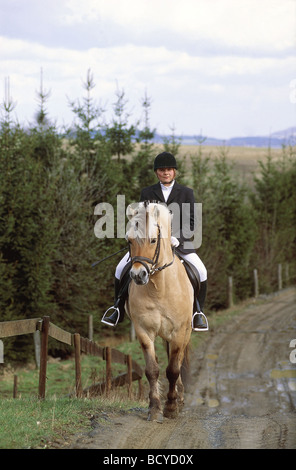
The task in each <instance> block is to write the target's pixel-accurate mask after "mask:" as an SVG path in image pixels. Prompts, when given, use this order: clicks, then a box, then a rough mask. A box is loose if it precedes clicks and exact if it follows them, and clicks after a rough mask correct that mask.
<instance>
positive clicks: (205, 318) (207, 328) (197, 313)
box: [191, 312, 209, 331]
mask: <svg viewBox="0 0 296 470" xmlns="http://www.w3.org/2000/svg"><path fill="white" fill-rule="evenodd" d="M196 315H202V316H203V318H204V320H205V322H206V327H205V328H194V321H193V320H194V317H195V316H196ZM191 326H192V329H193V331H208V330H209V322H208V319H207V317H206V316H205V314H204V313H202V312H195V313H194V315H192V320H191Z"/></svg>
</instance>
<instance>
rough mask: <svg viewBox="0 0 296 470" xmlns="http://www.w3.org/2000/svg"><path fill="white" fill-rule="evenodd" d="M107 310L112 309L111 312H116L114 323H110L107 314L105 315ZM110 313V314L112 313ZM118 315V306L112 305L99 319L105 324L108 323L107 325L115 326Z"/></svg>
mask: <svg viewBox="0 0 296 470" xmlns="http://www.w3.org/2000/svg"><path fill="white" fill-rule="evenodd" d="M109 310H113V312H112V313H115V312H116V313H117V318H116V322H115V323H112V322H110V321H108V316H107V314H108V312H109ZM112 313H111V315H112ZM111 315H110V316H111ZM105 317H107V318H105ZM119 317H120V312H119V308H118V307H114V306H112V307H109V308H108V310H106V312H105V313H104V315H103V318H102V320H101V323H105V325H109V326H116V325H117V323H118V320H119Z"/></svg>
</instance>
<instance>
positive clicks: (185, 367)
mask: <svg viewBox="0 0 296 470" xmlns="http://www.w3.org/2000/svg"><path fill="white" fill-rule="evenodd" d="M181 379H182V382H183V385H184V387H186V386H187V385H189V379H190V343H189V344H187V346H186V348H185V351H184V358H183V362H182V366H181Z"/></svg>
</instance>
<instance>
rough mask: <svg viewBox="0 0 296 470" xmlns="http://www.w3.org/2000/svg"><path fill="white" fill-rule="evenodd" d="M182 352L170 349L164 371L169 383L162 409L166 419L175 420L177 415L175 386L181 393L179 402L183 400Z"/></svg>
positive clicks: (178, 349) (177, 349)
mask: <svg viewBox="0 0 296 470" xmlns="http://www.w3.org/2000/svg"><path fill="white" fill-rule="evenodd" d="M181 360H182V352H181V350H180V348H176V349H174V348H171V353H170V359H169V364H168V367H167V369H166V376H167V379H168V381H169V391H168V394H167V401H166V403H165V408H164V416H165V417H166V418H176V417H177V416H178V413H179V407H178V398H179V394H178V391H177V386H178V389H179V391H180V392H181V401H182V400H183V385H182V381H181V377H180V369H181Z"/></svg>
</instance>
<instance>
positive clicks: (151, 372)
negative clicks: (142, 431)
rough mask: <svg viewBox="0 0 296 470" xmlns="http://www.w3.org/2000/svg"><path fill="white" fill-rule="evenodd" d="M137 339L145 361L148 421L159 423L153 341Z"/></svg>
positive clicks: (158, 398) (157, 373) (161, 417)
mask: <svg viewBox="0 0 296 470" xmlns="http://www.w3.org/2000/svg"><path fill="white" fill-rule="evenodd" d="M139 339H140V343H141V346H142V349H143V352H144V357H145V362H146V368H145V374H146V377H147V379H148V382H149V387H150V391H149V413H148V421H158V422H160V423H161V422H162V420H163V414H162V408H161V403H160V397H159V388H158V377H159V367H158V362H157V358H156V355H155V349H154V343H153V341H151V340H150V338H148V337H146V338H143V337H142V338H139Z"/></svg>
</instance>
